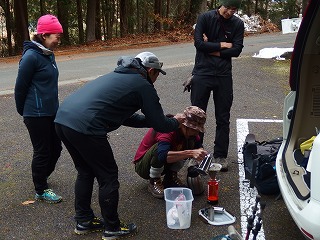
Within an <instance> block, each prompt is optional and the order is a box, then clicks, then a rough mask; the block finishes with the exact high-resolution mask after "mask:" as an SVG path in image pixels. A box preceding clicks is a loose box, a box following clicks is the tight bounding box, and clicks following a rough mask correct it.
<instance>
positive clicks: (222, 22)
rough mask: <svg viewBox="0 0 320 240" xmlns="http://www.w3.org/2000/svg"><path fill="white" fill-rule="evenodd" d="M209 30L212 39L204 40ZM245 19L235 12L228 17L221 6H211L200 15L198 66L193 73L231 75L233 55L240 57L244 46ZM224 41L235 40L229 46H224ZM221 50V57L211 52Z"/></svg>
mask: <svg viewBox="0 0 320 240" xmlns="http://www.w3.org/2000/svg"><path fill="white" fill-rule="evenodd" d="M203 34H206V36H207V37H208V41H207V42H205V41H204V40H203ZM243 38H244V23H243V21H242V20H241V19H240V18H238V17H236V16H232V17H231V18H229V19H225V18H223V17H222V16H220V14H219V13H218V10H211V11H208V12H205V13H203V14H201V15H200V16H199V17H198V20H197V24H196V28H195V32H194V46H195V47H196V57H195V66H194V69H193V71H192V74H193V75H208V76H231V74H232V63H231V58H232V57H238V56H239V55H240V53H241V51H242V48H243ZM220 42H229V43H232V45H233V47H232V48H229V49H220ZM215 51H220V57H217V56H212V55H210V54H209V53H211V52H215Z"/></svg>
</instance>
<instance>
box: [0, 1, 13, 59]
mask: <svg viewBox="0 0 320 240" xmlns="http://www.w3.org/2000/svg"><path fill="white" fill-rule="evenodd" d="M0 6H1V7H2V9H3V10H4V15H5V18H6V29H7V39H0V40H1V45H2V46H3V47H4V46H5V45H6V46H7V48H8V54H9V56H11V55H12V54H13V48H12V38H11V36H12V21H11V19H12V17H11V14H10V2H9V0H1V1H0ZM5 43H6V44H5ZM3 47H1V55H5V47H4V48H3Z"/></svg>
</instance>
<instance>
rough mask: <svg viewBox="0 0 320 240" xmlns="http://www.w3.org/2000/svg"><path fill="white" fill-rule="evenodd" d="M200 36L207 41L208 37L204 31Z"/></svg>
mask: <svg viewBox="0 0 320 240" xmlns="http://www.w3.org/2000/svg"><path fill="white" fill-rule="evenodd" d="M202 37H203V41H205V42H208V37H207V35H206V34H205V33H204V34H202Z"/></svg>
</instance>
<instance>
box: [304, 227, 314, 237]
mask: <svg viewBox="0 0 320 240" xmlns="http://www.w3.org/2000/svg"><path fill="white" fill-rule="evenodd" d="M301 231H302V232H303V234H304V235H305V236H307V237H308V238H309V239H314V238H313V236H312V234H310V233H308V232H307V231H306V230H304V229H303V228H301Z"/></svg>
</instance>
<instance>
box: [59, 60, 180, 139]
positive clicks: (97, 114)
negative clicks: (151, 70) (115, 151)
mask: <svg viewBox="0 0 320 240" xmlns="http://www.w3.org/2000/svg"><path fill="white" fill-rule="evenodd" d="M138 110H141V112H142V113H143V114H144V115H142V114H137V113H136V112H137V111H138ZM55 122H56V123H59V124H61V125H64V126H67V127H69V128H71V129H73V130H75V131H77V132H80V133H83V134H87V135H106V134H107V133H108V132H111V131H113V130H115V129H117V128H119V127H120V126H121V125H125V126H129V127H153V128H154V129H155V130H156V131H159V132H171V131H174V130H176V129H178V127H179V123H178V121H177V120H176V119H175V118H168V117H166V116H165V115H164V113H163V110H162V107H161V105H160V102H159V97H158V94H157V92H156V89H155V88H154V86H153V84H152V83H151V82H150V81H148V80H147V71H146V70H145V69H144V68H143V67H141V65H140V64H139V62H138V60H137V59H135V58H131V57H122V58H120V59H119V61H118V67H117V68H116V69H115V70H114V71H113V72H111V73H109V74H106V75H103V76H101V77H98V78H97V79H95V80H93V81H91V82H88V83H87V84H85V85H84V86H83V87H81V88H80V89H78V90H77V91H76V92H74V93H72V94H71V95H70V96H68V97H67V98H66V99H65V100H64V101H63V102H62V103H61V105H60V107H59V109H58V112H57V115H56V119H55Z"/></svg>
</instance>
